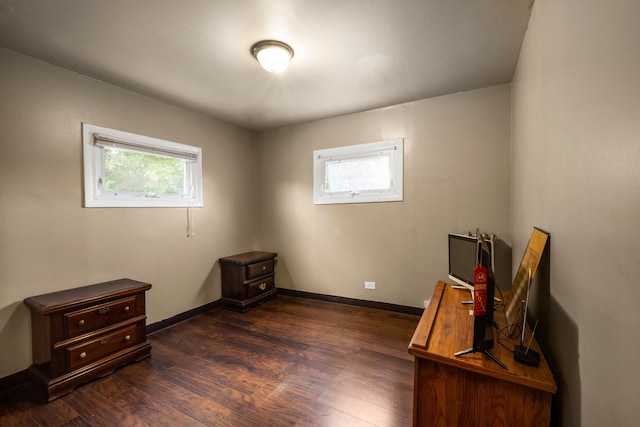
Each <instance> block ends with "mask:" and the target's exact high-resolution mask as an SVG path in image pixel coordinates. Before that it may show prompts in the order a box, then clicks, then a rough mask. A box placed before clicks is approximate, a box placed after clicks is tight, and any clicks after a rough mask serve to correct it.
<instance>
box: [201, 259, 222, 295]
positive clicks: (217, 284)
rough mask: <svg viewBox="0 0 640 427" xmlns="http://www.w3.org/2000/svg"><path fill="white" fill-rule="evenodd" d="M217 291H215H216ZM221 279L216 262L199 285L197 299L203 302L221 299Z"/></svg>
mask: <svg viewBox="0 0 640 427" xmlns="http://www.w3.org/2000/svg"><path fill="white" fill-rule="evenodd" d="M216 290H217V291H216ZM221 294H222V278H221V273H220V262H219V261H218V260H216V261H215V262H214V263H213V265H212V266H211V270H209V274H207V277H206V278H205V279H204V281H203V282H202V284H201V285H200V289H199V291H198V297H200V298H202V300H204V301H209V302H210V301H215V300H218V299H220V298H221Z"/></svg>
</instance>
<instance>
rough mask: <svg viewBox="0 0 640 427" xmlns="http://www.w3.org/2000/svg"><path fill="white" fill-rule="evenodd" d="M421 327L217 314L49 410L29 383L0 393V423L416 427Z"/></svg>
mask: <svg viewBox="0 0 640 427" xmlns="http://www.w3.org/2000/svg"><path fill="white" fill-rule="evenodd" d="M418 320H419V317H418V316H412V315H407V314H398V313H392V312H387V311H381V310H372V309H366V308H359V307H354V306H348V305H342V304H336V303H330V302H323V301H315V300H310V299H304V298H296V297H291V296H278V297H277V298H275V299H274V300H271V301H268V302H266V303H265V304H263V305H261V306H258V307H256V308H254V309H252V310H251V311H249V312H247V313H236V312H233V311H229V310H225V309H222V308H220V309H215V310H212V311H210V312H208V313H206V314H203V315H200V316H198V317H195V318H193V319H190V320H188V321H186V322H183V323H180V324H178V325H175V326H173V327H171V328H167V329H164V330H161V331H158V332H155V333H153V334H151V335H149V341H150V342H151V344H152V345H153V349H152V351H151V358H149V359H146V360H144V361H142V362H139V363H134V364H131V365H128V366H125V367H123V368H121V369H119V370H117V371H116V372H115V373H113V374H112V375H110V376H107V377H105V378H102V379H98V380H95V381H93V382H90V383H88V384H85V385H83V386H81V387H79V388H77V389H76V390H74V391H73V392H72V393H70V394H68V395H65V396H63V397H61V398H60V399H57V400H55V401H53V402H51V403H49V404H43V403H39V402H37V401H35V399H34V389H33V386H32V385H30V384H24V385H21V386H18V387H16V388H14V389H12V390H10V391H7V392H5V393H2V394H0V425H2V426H3V427H8V426H233V427H243V426H305V427H307V426H308V427H312V426H314V427H317V426H393V427H399V426H410V425H411V414H412V405H413V358H412V357H410V355H409V354H408V353H407V346H408V344H409V341H410V340H411V335H412V334H413V331H414V329H415V327H416V325H417V323H418Z"/></svg>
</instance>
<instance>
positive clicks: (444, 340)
mask: <svg viewBox="0 0 640 427" xmlns="http://www.w3.org/2000/svg"><path fill="white" fill-rule="evenodd" d="M470 299H471V297H470V293H469V292H468V291H464V290H458V289H453V288H452V287H451V286H450V285H447V284H446V283H444V282H438V284H437V285H436V289H435V291H434V293H433V296H432V297H431V300H430V302H429V305H428V306H427V308H426V309H425V310H424V313H423V314H422V317H421V319H420V322H419V323H418V326H417V328H416V330H415V332H414V334H413V338H412V339H411V343H410V344H409V353H410V354H412V355H414V356H415V372H414V399H413V425H414V426H420V427H422V426H446V427H448V426H489V425H491V426H492V425H518V426H523V427H526V426H548V425H549V423H550V416H551V396H552V395H553V394H554V393H555V392H556V383H555V381H554V379H553V374H552V373H551V370H550V369H549V366H548V365H547V361H546V360H545V358H544V355H542V352H540V348H539V347H538V343H537V342H536V340H535V338H534V339H533V341H532V344H531V348H532V349H533V350H535V351H538V352H540V366H539V367H530V366H525V365H522V364H520V363H518V362H516V361H514V360H513V353H512V352H511V351H509V350H508V349H506V348H505V347H503V346H501V345H500V344H499V343H498V336H497V335H498V334H497V331H496V330H495V329H494V341H495V345H494V347H493V349H491V350H490V352H491V353H492V354H493V355H494V356H495V357H496V358H498V359H499V360H500V361H501V362H502V363H504V364H505V365H506V366H507V368H508V370H505V369H503V368H502V367H500V366H499V365H498V364H497V363H496V362H494V361H493V360H491V359H489V358H488V357H486V356H485V355H483V354H482V353H470V354H466V355H463V356H460V357H455V356H454V353H455V352H457V351H460V350H465V349H467V348H469V347H471V345H472V336H473V316H470V315H469V308H470V306H469V305H462V301H464V300H470ZM494 320H495V321H496V322H497V324H498V326H499V327H500V328H502V327H503V326H504V325H505V319H504V314H503V313H502V311H500V310H496V311H495V313H494ZM529 336H530V331H528V333H527V337H529ZM500 340H501V342H503V343H505V344H506V345H507V347H509V348H513V346H514V345H515V344H519V340H518V339H515V340H513V341H511V340H509V339H508V338H507V337H506V336H501V337H500Z"/></svg>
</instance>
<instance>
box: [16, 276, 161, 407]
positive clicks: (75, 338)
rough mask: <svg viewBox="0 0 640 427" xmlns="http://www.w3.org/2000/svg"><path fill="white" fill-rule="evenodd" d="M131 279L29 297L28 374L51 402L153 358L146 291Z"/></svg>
mask: <svg viewBox="0 0 640 427" xmlns="http://www.w3.org/2000/svg"><path fill="white" fill-rule="evenodd" d="M150 288H151V285H150V284H147V283H141V282H137V281H135V280H130V279H120V280H114V281H111V282H106V283H98V284H95V285H90V286H85V287H81V288H75V289H69V290H65V291H60V292H53V293H50V294H45V295H39V296H35V297H30V298H27V299H25V300H24V303H25V304H26V305H27V306H28V307H29V308H30V309H31V335H32V337H31V338H32V347H33V365H31V367H30V368H29V373H30V374H31V376H32V377H33V378H34V379H35V380H36V382H37V383H39V384H40V385H41V386H42V387H43V389H44V392H45V394H46V398H47V400H48V401H51V400H53V399H55V398H57V397H60V396H62V395H63V394H66V393H69V392H70V391H72V390H73V389H74V388H75V387H76V386H78V385H79V384H82V383H85V382H87V381H89V380H91V379H94V378H98V377H101V376H105V375H108V374H109V373H111V372H113V371H114V370H115V369H116V368H118V367H119V366H122V365H124V364H126V363H129V362H133V361H138V360H141V359H144V358H145V357H148V356H149V355H150V354H151V345H150V344H149V343H147V342H146V318H147V317H146V314H145V292H146V291H147V290H149V289H150Z"/></svg>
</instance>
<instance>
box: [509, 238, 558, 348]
mask: <svg viewBox="0 0 640 427" xmlns="http://www.w3.org/2000/svg"><path fill="white" fill-rule="evenodd" d="M548 240H549V233H547V232H545V231H542V230H540V229H539V228H536V227H534V229H533V233H532V234H531V238H530V239H529V244H528V245H527V248H526V250H525V251H524V255H523V256H522V261H521V262H520V267H518V271H517V272H516V277H515V278H514V279H513V284H512V286H511V293H510V294H509V296H508V297H507V300H506V301H505V308H504V315H505V318H506V321H507V330H508V333H509V335H510V336H513V335H515V333H516V332H518V328H516V325H519V324H521V322H522V315H523V312H522V309H523V305H522V301H523V300H525V298H526V297H527V292H528V290H529V283H530V282H532V281H533V278H534V277H535V275H536V271H537V270H538V265H539V264H540V259H541V258H542V253H543V252H544V248H545V247H546V245H547V241H548Z"/></svg>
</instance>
